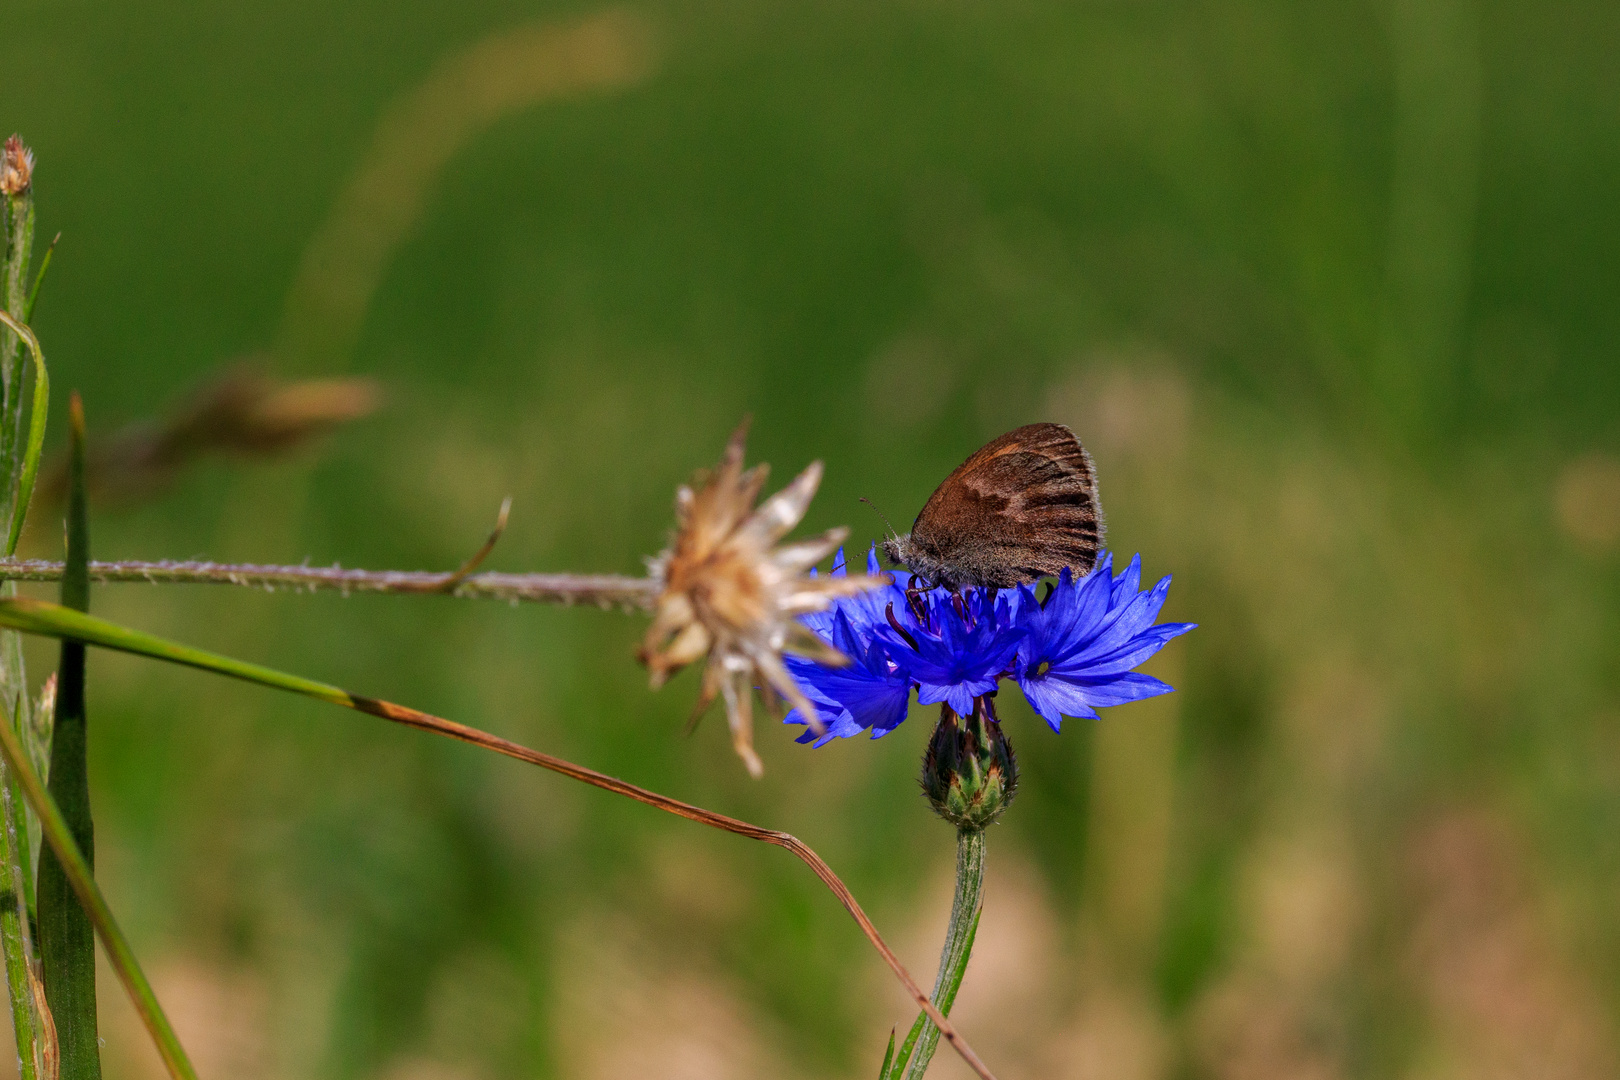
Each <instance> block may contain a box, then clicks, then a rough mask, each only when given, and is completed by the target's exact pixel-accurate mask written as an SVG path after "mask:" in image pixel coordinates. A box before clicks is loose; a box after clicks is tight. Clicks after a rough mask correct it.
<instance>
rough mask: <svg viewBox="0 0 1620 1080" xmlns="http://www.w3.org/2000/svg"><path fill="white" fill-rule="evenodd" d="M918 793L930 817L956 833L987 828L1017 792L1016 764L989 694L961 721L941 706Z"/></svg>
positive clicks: (925, 759)
mask: <svg viewBox="0 0 1620 1080" xmlns="http://www.w3.org/2000/svg"><path fill="white" fill-rule="evenodd" d="M922 787H923V792H924V793H925V794H926V795H927V796H928V801H929V802H930V803H931V804H933V807H934V812H935V813H937V814H939V816H940V817H942V818H944V819H945V820H946V821H948V822H950V823H951V824H952V825H955V826H956V827H957V828H958V829H966V830H970V831H976V830H981V829H983V828H985V826H987V825H990V824H992V823H993V822H994V821H995V820H996V819H997V818H998V817H1000V816H1001V812H1002V811H1003V810H1005V809H1007V807H1008V806H1009V805H1011V803H1012V800H1013V795H1015V794H1016V793H1017V791H1018V761H1017V759H1016V758H1015V757H1014V756H1013V749H1012V743H1010V742H1008V741H1007V736H1006V734H1005V733H1004V732H1003V731H1002V730H1001V723H1000V721H998V720H997V719H996V712H995V706H994V705H993V704H992V698H991V695H989V694H983V695H981V696H979V697H977V698H975V699H974V700H973V712H972V714H971V715H970V716H968V717H966V718H963V717H961V716H958V715H957V714H956V711H955V710H954V709H952V708H951V707H950V706H949V705H941V706H940V709H939V723H938V724H937V725H936V726H935V727H934V734H933V736H932V737H931V738H930V739H929V740H928V750H927V752H926V753H925V754H924V755H923V770H922Z"/></svg>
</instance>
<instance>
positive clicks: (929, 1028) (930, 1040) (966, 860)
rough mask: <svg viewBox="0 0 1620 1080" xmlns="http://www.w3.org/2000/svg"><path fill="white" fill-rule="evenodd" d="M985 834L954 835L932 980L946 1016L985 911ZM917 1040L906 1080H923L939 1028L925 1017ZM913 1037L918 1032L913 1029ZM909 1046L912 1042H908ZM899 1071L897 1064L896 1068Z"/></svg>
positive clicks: (904, 1053) (969, 831) (903, 1053)
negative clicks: (951, 895)
mask: <svg viewBox="0 0 1620 1080" xmlns="http://www.w3.org/2000/svg"><path fill="white" fill-rule="evenodd" d="M983 889H984V830H983V829H962V830H960V831H959V832H958V833H957V834H956V899H955V901H954V902H952V904H951V925H950V927H949V928H948V929H947V930H946V931H945V947H944V949H942V950H941V951H940V955H939V976H938V977H937V978H936V979H935V980H934V995H933V1002H934V1005H935V1006H936V1007H937V1008H938V1009H939V1011H940V1012H942V1013H944V1014H946V1015H949V1014H950V1011H951V1005H952V1003H954V1002H955V1000H956V991H957V990H958V988H960V987H961V985H962V976H963V975H964V974H965V973H966V972H967V965H968V957H969V956H970V955H971V954H972V952H973V939H974V937H975V936H976V935H977V934H978V930H979V913H980V911H981V910H983V907H984V893H983ZM918 1022H919V1023H920V1024H921V1025H922V1030H921V1034H920V1036H919V1037H917V1049H916V1054H915V1056H913V1057H912V1058H911V1065H910V1066H909V1067H908V1068H907V1069H906V1073H905V1080H922V1076H923V1074H924V1073H926V1072H927V1071H928V1063H929V1062H930V1061H932V1060H933V1057H934V1048H935V1047H936V1046H937V1045H938V1044H939V1027H938V1026H937V1025H936V1024H935V1023H934V1022H933V1021H932V1020H930V1019H928V1018H927V1017H926V1016H925V1017H921V1018H919V1021H918ZM912 1031H913V1034H914V1035H916V1033H917V1029H916V1028H913V1029H912ZM906 1041H907V1043H908V1044H909V1043H910V1041H911V1039H910V1038H908V1039H907V1040H906ZM910 1049H911V1048H910V1046H909V1045H907V1046H902V1047H901V1049H900V1053H899V1055H898V1060H899V1061H900V1062H903V1061H905V1060H906V1057H907V1051H908V1050H910ZM896 1071H898V1063H897V1065H896Z"/></svg>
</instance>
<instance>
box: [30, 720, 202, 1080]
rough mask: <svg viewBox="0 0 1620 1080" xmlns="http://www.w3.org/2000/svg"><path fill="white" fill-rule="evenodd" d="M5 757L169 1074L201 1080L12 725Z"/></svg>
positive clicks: (71, 832)
mask: <svg viewBox="0 0 1620 1080" xmlns="http://www.w3.org/2000/svg"><path fill="white" fill-rule="evenodd" d="M0 753H4V755H5V759H6V764H7V765H9V766H10V767H11V769H12V771H13V772H14V773H16V775H17V778H18V780H19V781H20V782H21V785H22V790H23V794H24V795H25V796H27V798H28V802H29V804H30V805H31V806H33V808H34V811H35V813H37V814H38V815H39V820H40V824H41V826H42V828H43V831H44V834H45V842H46V843H47V844H48V845H50V849H51V851H52V852H54V853H55V855H56V858H57V860H58V861H59V862H60V863H61V865H62V869H63V871H64V872H65V873H66V875H67V879H68V883H69V884H70V885H72V887H73V891H74V893H75V894H76V895H77V896H78V898H79V903H80V904H82V905H83V906H84V910H85V912H86V913H87V914H88V915H89V916H90V922H91V923H92V924H93V925H94V926H95V929H96V934H97V935H98V936H99V937H100V938H101V944H102V947H103V948H105V949H106V950H107V959H108V960H109V961H110V962H111V963H112V966H113V970H115V971H116V972H118V977H119V979H120V980H122V981H123V984H124V988H125V989H126V990H128V991H129V997H130V1000H131V1001H133V1002H134V1003H135V1010H136V1011H137V1012H139V1013H140V1014H141V1021H142V1023H144V1024H145V1025H146V1030H147V1031H149V1032H151V1033H152V1040H153V1041H154V1042H155V1043H157V1048H158V1053H159V1054H161V1055H162V1056H163V1063H164V1064H165V1065H166V1066H168V1069H169V1075H170V1076H172V1077H175V1078H176V1080H197V1073H196V1071H195V1070H193V1069H192V1067H191V1061H190V1060H189V1059H188V1058H187V1057H186V1052H185V1050H184V1049H183V1048H182V1047H181V1046H180V1040H179V1038H178V1037H176V1036H175V1033H174V1028H173V1027H172V1026H171V1025H170V1024H169V1018H168V1017H167V1016H165V1015H164V1013H163V1007H162V1006H161V1005H159V1004H158V1000H157V995H156V994H154V993H153V992H152V984H151V983H150V982H148V981H147V979H146V974H145V973H144V972H143V971H142V970H141V965H140V962H139V961H137V960H136V959H135V953H134V951H133V950H131V949H130V947H129V941H128V939H126V938H125V937H124V932H123V931H122V930H120V929H119V928H118V923H117V921H116V920H115V919H114V918H113V913H112V909H111V908H109V907H108V906H107V901H106V899H105V898H104V897H103V896H102V895H101V889H100V888H98V887H97V886H96V879H95V878H94V877H93V876H92V875H91V873H90V866H89V864H88V863H87V862H85V858H84V855H83V854H82V853H81V852H80V851H79V845H78V844H76V843H74V840H73V831H72V830H71V829H70V828H69V827H68V823H67V821H66V820H65V819H64V818H63V817H62V811H61V810H60V809H58V808H57V805H56V802H55V801H54V800H53V799H52V798H51V797H50V795H49V794H47V793H46V790H45V784H44V782H43V781H41V780H40V778H39V774H38V773H37V772H35V771H34V768H33V766H32V765H30V764H29V763H28V753H27V751H26V750H24V749H23V745H22V740H21V739H19V738H18V737H17V733H16V732H14V731H12V730H11V728H10V726H9V725H7V724H0Z"/></svg>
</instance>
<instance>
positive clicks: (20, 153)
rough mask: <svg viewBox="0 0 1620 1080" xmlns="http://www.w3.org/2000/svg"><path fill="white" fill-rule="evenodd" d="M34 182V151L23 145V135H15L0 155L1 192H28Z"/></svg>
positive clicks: (7, 141) (16, 193)
mask: <svg viewBox="0 0 1620 1080" xmlns="http://www.w3.org/2000/svg"><path fill="white" fill-rule="evenodd" d="M33 182H34V152H33V151H32V150H30V149H28V147H26V146H24V145H23V141H22V136H20V135H13V136H11V138H9V139H7V140H6V147H5V151H4V154H3V155H0V194H3V195H23V194H26V193H27V191H28V188H29V187H30V186H31V185H32V184H33Z"/></svg>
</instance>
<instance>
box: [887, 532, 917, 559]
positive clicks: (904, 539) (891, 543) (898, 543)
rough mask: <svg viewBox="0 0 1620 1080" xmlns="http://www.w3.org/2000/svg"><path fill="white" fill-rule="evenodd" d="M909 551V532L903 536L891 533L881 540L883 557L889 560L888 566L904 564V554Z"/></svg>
mask: <svg viewBox="0 0 1620 1080" xmlns="http://www.w3.org/2000/svg"><path fill="white" fill-rule="evenodd" d="M910 551H911V534H910V533H907V534H906V535H904V536H898V535H893V536H890V537H889V538H888V539H887V540H885V541H883V557H884V558H885V559H888V560H889V565H890V566H895V567H899V566H905V565H906V556H907V555H909V554H910Z"/></svg>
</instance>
